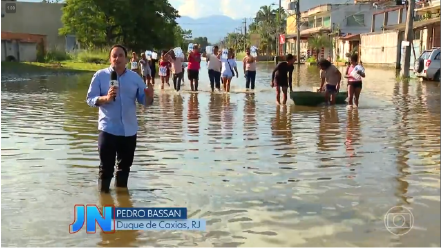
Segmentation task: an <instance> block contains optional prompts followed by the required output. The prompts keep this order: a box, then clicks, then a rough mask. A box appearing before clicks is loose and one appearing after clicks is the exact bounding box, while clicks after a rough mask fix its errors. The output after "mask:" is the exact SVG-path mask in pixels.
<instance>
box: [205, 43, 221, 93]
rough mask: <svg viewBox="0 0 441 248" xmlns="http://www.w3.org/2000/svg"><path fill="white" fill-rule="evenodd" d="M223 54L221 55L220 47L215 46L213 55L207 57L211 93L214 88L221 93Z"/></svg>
mask: <svg viewBox="0 0 441 248" xmlns="http://www.w3.org/2000/svg"><path fill="white" fill-rule="evenodd" d="M220 56H221V54H220V53H219V47H218V46H214V49H213V54H209V55H208V56H207V62H208V78H209V79H210V86H211V91H212V92H213V91H214V88H215V87H216V89H218V90H219V91H220V80H221V61H220Z"/></svg>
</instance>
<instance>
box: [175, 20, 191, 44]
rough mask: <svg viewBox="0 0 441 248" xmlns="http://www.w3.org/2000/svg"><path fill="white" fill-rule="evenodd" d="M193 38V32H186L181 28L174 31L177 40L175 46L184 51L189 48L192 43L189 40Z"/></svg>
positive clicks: (177, 27)
mask: <svg viewBox="0 0 441 248" xmlns="http://www.w3.org/2000/svg"><path fill="white" fill-rule="evenodd" d="M191 37H192V33H191V30H184V29H182V28H181V27H180V26H175V29H174V38H175V46H179V47H181V48H183V49H185V48H186V47H188V44H189V43H190V42H189V40H190V39H191Z"/></svg>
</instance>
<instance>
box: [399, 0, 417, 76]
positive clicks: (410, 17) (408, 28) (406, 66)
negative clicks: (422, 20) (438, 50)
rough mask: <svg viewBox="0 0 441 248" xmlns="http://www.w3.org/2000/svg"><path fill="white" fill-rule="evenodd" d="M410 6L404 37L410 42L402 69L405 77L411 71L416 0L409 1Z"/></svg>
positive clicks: (406, 48)
mask: <svg viewBox="0 0 441 248" xmlns="http://www.w3.org/2000/svg"><path fill="white" fill-rule="evenodd" d="M408 3H409V6H408V8H407V20H406V30H405V31H404V37H405V39H406V41H407V42H408V44H409V45H408V46H406V47H405V52H404V66H403V70H402V76H403V77H404V78H408V77H409V71H410V50H411V49H412V47H411V46H412V41H413V17H414V15H415V13H414V12H415V0H409V1H408Z"/></svg>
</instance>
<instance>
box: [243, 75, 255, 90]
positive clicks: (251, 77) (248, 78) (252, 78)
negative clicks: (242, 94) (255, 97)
mask: <svg viewBox="0 0 441 248" xmlns="http://www.w3.org/2000/svg"><path fill="white" fill-rule="evenodd" d="M245 78H246V83H245V84H246V88H247V89H249V88H250V83H251V89H252V90H254V86H255V82H256V71H245Z"/></svg>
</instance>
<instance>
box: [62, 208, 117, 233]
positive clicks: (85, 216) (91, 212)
mask: <svg viewBox="0 0 441 248" xmlns="http://www.w3.org/2000/svg"><path fill="white" fill-rule="evenodd" d="M114 211H115V208H114V207H113V206H104V207H103V211H102V212H101V210H100V209H99V208H98V206H96V205H93V204H89V205H86V206H84V205H75V206H74V221H73V223H72V224H70V225H69V233H70V234H73V233H76V232H78V231H79V230H81V229H82V228H83V226H84V221H86V233H87V234H93V233H96V224H98V226H99V227H100V228H101V230H102V231H103V232H107V233H114V232H115V229H114V228H112V223H113V226H115V223H114V222H115V220H114V219H113V220H112V215H114V214H115V212H114Z"/></svg>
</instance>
